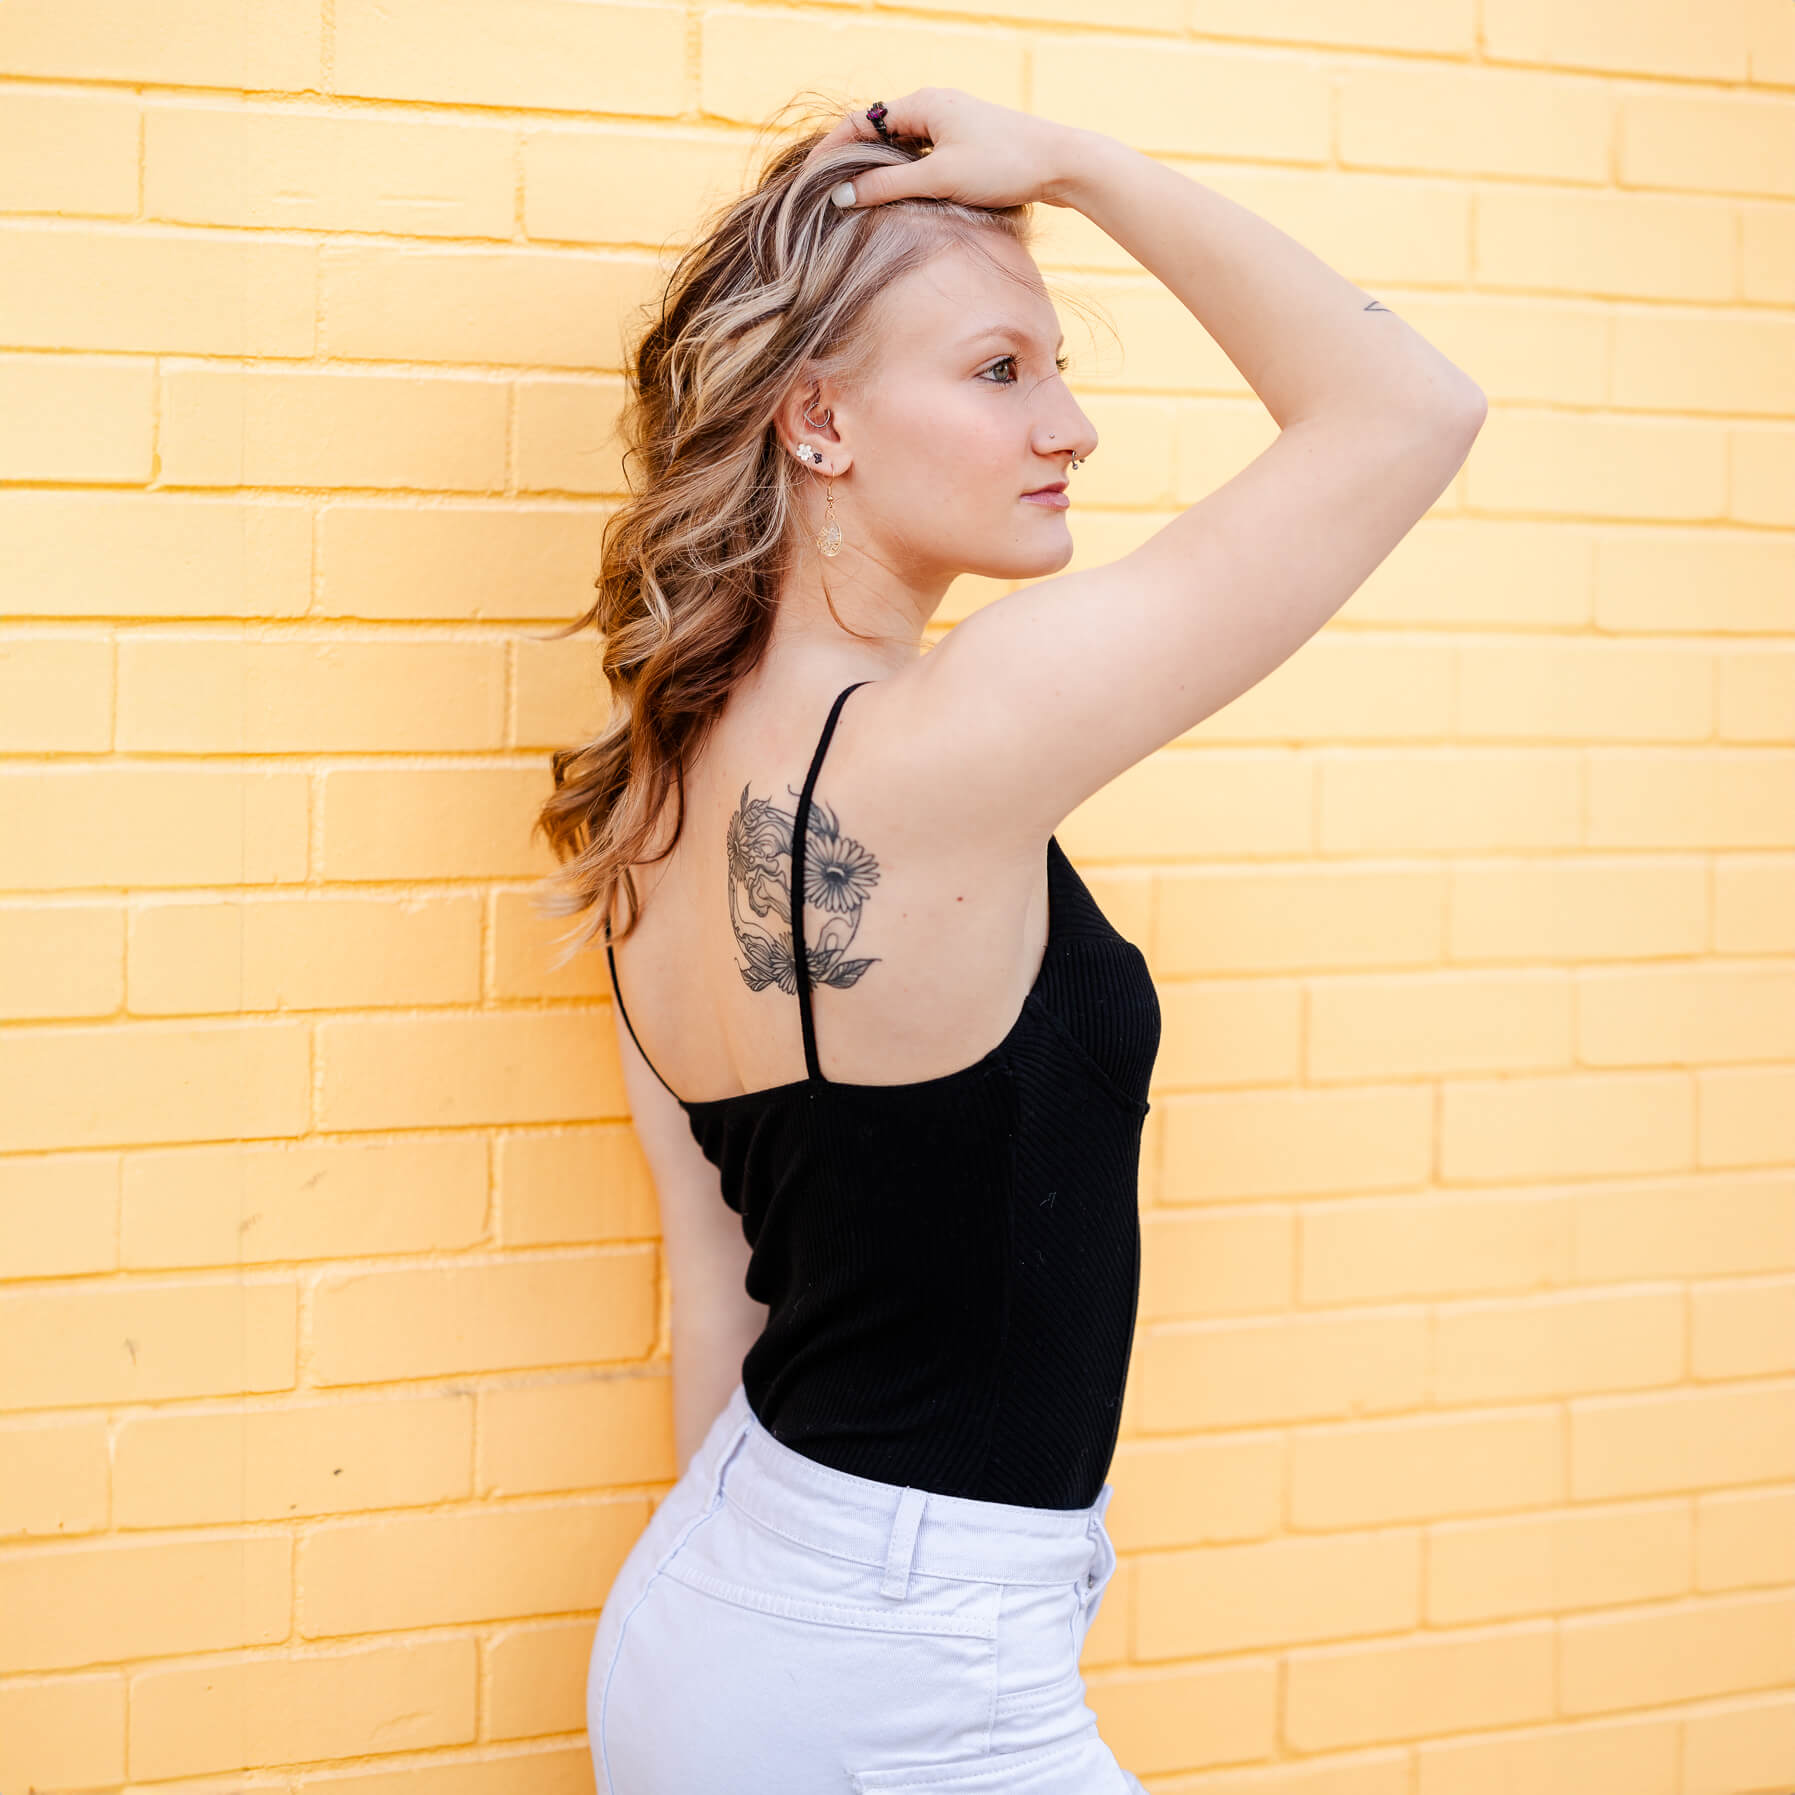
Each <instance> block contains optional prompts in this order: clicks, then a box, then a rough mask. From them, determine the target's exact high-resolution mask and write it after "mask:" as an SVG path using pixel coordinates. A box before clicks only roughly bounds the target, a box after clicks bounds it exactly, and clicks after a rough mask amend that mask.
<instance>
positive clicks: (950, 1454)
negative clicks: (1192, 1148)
mask: <svg viewBox="0 0 1795 1795" xmlns="http://www.w3.org/2000/svg"><path fill="white" fill-rule="evenodd" d="M867 683H869V682H867V681H865V680H857V681H856V682H855V684H854V685H851V686H848V687H847V688H846V689H845V690H843V691H842V692H840V693H839V694H838V695H837V696H836V699H835V703H834V705H833V707H832V708H831V709H830V712H829V718H828V721H827V722H826V723H825V724H824V726H823V732H822V736H821V739H820V740H819V741H818V742H817V745H816V752H815V754H814V755H813V756H812V759H811V762H810V770H809V772H808V773H807V775H806V776H805V780H804V787H803V791H802V794H801V795H800V797H799V799H798V805H797V810H796V813H795V816H794V821H793V827H792V844H791V848H792V851H791V862H792V866H791V916H792V922H793V926H794V930H795V947H794V951H793V955H792V964H791V973H792V985H791V986H788V987H786V988H788V989H792V988H795V992H796V995H797V998H798V1015H799V1021H800V1025H801V1027H802V1030H803V1036H804V1064H805V1067H806V1071H805V1075H804V1076H803V1077H802V1078H798V1079H793V1080H792V1081H791V1082H790V1083H787V1084H780V1085H773V1086H771V1087H769V1088H767V1089H763V1090H757V1091H741V1092H737V1093H735V1094H734V1095H731V1096H728V1097H716V1098H711V1099H709V1100H708V1101H703V1100H700V1101H697V1102H687V1101H686V1100H685V1099H684V1098H682V1097H680V1096H679V1094H678V1092H676V1091H673V1087H672V1086H671V1085H668V1084H667V1081H666V1079H664V1078H661V1075H660V1073H659V1072H658V1071H655V1077H656V1078H659V1079H660V1082H661V1083H662V1084H663V1085H664V1086H666V1088H667V1090H668V1091H669V1092H671V1093H672V1095H673V1096H674V1098H675V1100H676V1101H677V1102H678V1103H679V1105H680V1107H681V1108H682V1109H683V1110H685V1112H686V1116H687V1120H688V1121H689V1123H690V1125H691V1129H692V1133H693V1136H694V1137H695V1139H696V1140H697V1141H698V1143H699V1145H700V1147H701V1148H702V1149H703V1151H704V1154H705V1156H706V1158H708V1159H709V1160H710V1161H711V1163H712V1164H713V1165H715V1166H716V1167H717V1169H718V1170H719V1172H720V1173H721V1174H722V1188H723V1198H724V1201H725V1202H726V1203H728V1205H729V1206H730V1208H731V1209H733V1210H735V1211H736V1212H737V1213H738V1214H739V1215H740V1216H741V1218H742V1231H743V1234H744V1236H745V1237H746V1239H747V1241H748V1244H749V1247H750V1249H751V1252H750V1258H749V1264H748V1274H747V1291H748V1294H749V1295H750V1296H752V1297H753V1298H754V1299H755V1300H756V1301H758V1302H762V1303H765V1304H766V1305H767V1309H768V1315H767V1322H766V1326H765V1327H764V1329H763V1330H762V1332H761V1334H760V1337H759V1338H758V1339H757V1340H756V1341H755V1342H754V1344H753V1346H751V1347H750V1348H749V1350H748V1353H747V1356H746V1357H745V1358H744V1360H743V1361H742V1383H743V1386H744V1389H745V1393H746V1395H747V1398H748V1403H749V1406H750V1408H751V1409H752V1410H753V1412H754V1414H755V1416H756V1418H757V1419H758V1420H759V1421H760V1422H761V1424H762V1426H764V1427H765V1428H766V1429H767V1430H768V1431H769V1432H770V1433H772V1434H773V1436H774V1437H775V1438H776V1439H778V1440H780V1441H781V1442H782V1443H783V1444H785V1445H787V1446H789V1447H791V1448H792V1449H793V1450H794V1451H797V1452H800V1453H802V1454H803V1455H804V1456H805V1457H807V1458H811V1459H814V1460H816V1461H817V1462H818V1463H820V1464H824V1465H829V1466H832V1467H834V1468H835V1469H837V1470H841V1471H847V1472H851V1473H853V1474H854V1475H856V1476H860V1477H871V1478H877V1479H878V1480H880V1481H881V1482H885V1483H893V1484H909V1485H912V1486H914V1487H916V1488H918V1489H925V1490H935V1491H939V1492H942V1493H943V1494H946V1495H951V1496H969V1497H973V1498H975V1499H977V1500H980V1501H987V1502H1009V1503H1022V1504H1025V1505H1027V1506H1029V1507H1034V1508H1082V1507H1085V1506H1086V1505H1088V1504H1089V1503H1091V1502H1093V1501H1095V1500H1096V1498H1097V1496H1098V1494H1099V1493H1100V1491H1101V1489H1102V1487H1103V1482H1104V1479H1105V1478H1106V1477H1107V1476H1108V1473H1109V1466H1110V1461H1111V1459H1112V1457H1113V1455H1114V1452H1115V1444H1116V1435H1117V1429H1118V1426H1119V1424H1120V1420H1121V1407H1122V1393H1123V1389H1124V1386H1125V1384H1126V1381H1127V1376H1128V1364H1129V1358H1130V1351H1131V1347H1132V1343H1133V1336H1134V1323H1135V1315H1136V1311H1137V1308H1138V1304H1139V1298H1140V1211H1139V1198H1138V1187H1139V1170H1140V1145H1141V1128H1142V1124H1143V1122H1144V1121H1145V1119H1146V1116H1147V1112H1148V1110H1149V1108H1150V1107H1151V1105H1150V1104H1149V1102H1148V1100H1147V1087H1148V1080H1149V1077H1150V1075H1151V1073H1152V1069H1153V1062H1154V1059H1155V1057H1156V1055H1157V1053H1158V1050H1159V1035H1160V1011H1159V1002H1158V998H1157V996H1156V994H1155V992H1154V989H1153V981H1152V978H1151V976H1150V975H1149V972H1148V968H1147V962H1146V957H1145V956H1144V955H1143V954H1142V953H1141V951H1140V949H1139V948H1138V947H1136V946H1135V945H1134V944H1133V943H1132V942H1130V941H1129V940H1127V939H1126V938H1125V937H1124V936H1123V935H1121V934H1120V933H1119V932H1118V931H1117V930H1116V928H1115V927H1114V926H1113V925H1112V924H1111V923H1110V921H1109V919H1108V918H1107V917H1106V916H1105V915H1104V914H1103V912H1102V910H1101V909H1099V908H1098V905H1097V901H1096V899H1095V898H1094V897H1093V896H1092V895H1091V892H1090V890H1089V888H1088V887H1087V886H1086V885H1085V882H1084V881H1083V879H1081V878H1080V877H1079V875H1078V872H1077V870H1076V869H1075V868H1074V867H1073V865H1072V863H1071V861H1070V860H1068V859H1067V858H1066V855H1065V852H1064V850H1063V849H1062V848H1061V847H1060V844H1059V840H1058V838H1057V837H1050V838H1049V840H1048V843H1047V878H1048V892H1049V899H1048V906H1049V907H1048V930H1047V946H1046V951H1045V954H1044V957H1043V959H1042V962H1041V970H1040V973H1039V975H1038V976H1037V978H1036V980H1035V983H1034V985H1033V987H1032V988H1031V989H1030V991H1029V993H1028V995H1027V997H1026V998H1025V999H1024V1000H1023V1004H1022V1010H1021V1013H1020V1014H1019V1015H1018V1016H1017V1018H1016V1020H1015V1023H1014V1024H1013V1026H1012V1027H1011V1029H1010V1031H1009V1033H1008V1034H1006V1035H1005V1036H1004V1038H1003V1039H1002V1040H1001V1041H1000V1042H998V1044H997V1045H996V1046H995V1047H993V1048H992V1049H991V1050H990V1051H989V1052H988V1053H985V1054H983V1055H982V1056H981V1057H980V1058H978V1059H977V1060H975V1061H973V1063H972V1064H971V1065H968V1066H963V1067H961V1068H960V1069H959V1070H958V1071H954V1072H948V1073H944V1074H942V1075H941V1076H940V1077H937V1078H927V1079H921V1080H918V1081H915V1082H913V1083H909V1084H848V1083H844V1082H841V1081H839V1080H836V1079H830V1078H825V1077H824V1076H823V1074H822V1070H821V1068H820V1067H819V1065H818V1063H817V1051H816V1025H815V1022H814V1020H813V1018H812V1015H811V1003H810V992H811V982H812V976H813V973H814V972H815V971H816V970H819V969H821V961H820V959H818V960H817V961H816V964H814V965H813V955H812V953H811V951H810V950H808V949H806V948H805V946H804V902H803V894H804V847H805V841H806V835H807V833H808V830H809V822H810V810H811V794H812V792H813V791H814V789H815V786H816V778H817V772H818V770H819V769H820V767H821V766H822V763H823V755H824V753H825V752H826V750H827V749H828V746H829V738H830V737H831V735H833V734H834V731H835V723H836V719H837V717H839V716H840V714H841V707H842V704H843V702H844V701H845V700H846V698H847V696H848V693H849V692H852V691H854V690H856V688H857V687H858V686H861V685H865V684H867ZM605 953H606V957H607V959H608V960H609V961H610V967H611V986H612V989H613V990H614V991H615V992H616V994H617V1007H618V1011H619V1014H620V1015H621V1016H622V1018H623V1021H624V1024H625V1026H626V1027H628V1028H629V1030H630V1035H631V1038H632V1039H635V1040H636V1045H637V1047H638V1049H639V1048H640V1047H641V1041H640V1040H639V1039H637V1038H636V1032H635V1028H634V1026H633V1025H632V1024H631V1023H630V1021H629V1012H628V1011H627V1009H625V1008H624V1003H623V992H622V989H621V987H620V986H619V985H618V984H617V962H616V957H615V955H614V954H613V953H612V952H611V945H610V927H609V923H608V921H607V924H606V928H605ZM643 1059H644V1061H647V1060H648V1056H647V1055H646V1054H643ZM648 1063H649V1069H650V1070H651V1071H654V1067H653V1063H652V1062H648Z"/></svg>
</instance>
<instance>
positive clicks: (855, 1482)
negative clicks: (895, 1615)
mask: <svg viewBox="0 0 1795 1795" xmlns="http://www.w3.org/2000/svg"><path fill="white" fill-rule="evenodd" d="M687 1474H688V1475H689V1476H691V1477H693V1478H694V1479H696V1480H697V1481H698V1482H699V1483H700V1484H701V1485H702V1486H703V1488H704V1490H705V1492H706V1494H707V1495H708V1496H709V1497H710V1500H711V1502H712V1504H713V1505H714V1504H715V1503H716V1502H718V1501H726V1502H729V1503H732V1504H733V1505H734V1506H736V1507H737V1508H740V1509H741V1510H742V1511H743V1512H744V1513H746V1514H748V1515H751V1516H752V1517H753V1518H754V1519H755V1520H756V1521H758V1522H760V1523H761V1525H763V1526H765V1527H768V1528H770V1529H771V1530H772V1531H773V1532H775V1533H780V1534H783V1535H784V1536H785V1537H786V1538H788V1539H792V1540H796V1541H797V1542H799V1543H800V1544H802V1545H806V1546H809V1547H812V1548H813V1549H815V1550H816V1551H819V1552H827V1553H830V1554H831V1555H833V1556H834V1557H837V1558H846V1559H851V1560H853V1561H855V1562H857V1563H860V1564H866V1565H883V1566H884V1567H885V1581H884V1585H883V1588H884V1590H885V1593H886V1594H888V1595H897V1596H901V1595H903V1594H904V1593H905V1589H906V1587H907V1583H908V1579H909V1576H910V1573H911V1572H912V1571H914V1572H916V1573H917V1574H919V1575H922V1576H937V1577H963V1578H969V1579H973V1580H975V1581H983V1582H991V1583H1062V1582H1067V1581H1069V1580H1071V1579H1073V1578H1075V1577H1078V1576H1080V1575H1081V1574H1082V1575H1083V1576H1084V1578H1085V1581H1086V1583H1087V1585H1088V1586H1089V1587H1091V1588H1095V1587H1096V1586H1097V1585H1098V1584H1099V1583H1102V1582H1104V1581H1106V1580H1107V1578H1108V1575H1109V1572H1110V1570H1112V1569H1113V1568H1114V1565H1115V1549H1114V1547H1113V1545H1112V1544H1111V1542H1110V1538H1109V1532H1108V1529H1107V1528H1106V1527H1105V1525H1104V1521H1103V1515H1104V1511H1105V1510H1106V1509H1107V1508H1108V1507H1109V1501H1110V1497H1111V1496H1112V1495H1113V1494H1114V1493H1115V1492H1114V1490H1113V1488H1112V1486H1111V1485H1109V1484H1108V1483H1105V1484H1104V1486H1103V1489H1102V1492H1101V1494H1099V1496H1098V1497H1097V1499H1096V1500H1095V1501H1094V1502H1092V1503H1091V1504H1090V1505H1089V1506H1088V1507H1085V1508H1029V1507H1025V1506H1023V1505H1020V1504H1016V1503H1009V1502H981V1501H976V1500H974V1499H973V1498H970V1497H966V1496H948V1495H942V1494H940V1493H938V1492H936V1491H934V1490H919V1489H915V1488H912V1487H911V1486H909V1485H907V1484H895V1483H881V1482H879V1481H878V1480H876V1479H874V1478H870V1477H858V1476H855V1475H854V1474H853V1473H851V1472H848V1471H838V1470H836V1469H835V1468H834V1467H833V1466H832V1465H823V1464H818V1463H817V1461H816V1460H815V1459H811V1458H806V1457H805V1456H804V1454H803V1453H801V1452H796V1451H794V1450H793V1449H792V1448H791V1447H790V1446H787V1445H785V1444H784V1443H783V1442H782V1441H780V1440H778V1439H776V1438H774V1436H773V1435H772V1434H771V1433H769V1432H768V1431H767V1429H766V1428H765V1427H764V1426H762V1424H761V1422H760V1420H759V1418H758V1417H757V1416H756V1415H755V1414H754V1411H753V1410H752V1409H751V1408H750V1407H749V1406H748V1396H747V1392H746V1390H745V1389H744V1388H743V1387H742V1385H741V1384H740V1383H737V1385H736V1387H735V1389H734V1390H733V1391H732V1392H731V1394H730V1397H729V1400H728V1402H727V1403H726V1404H725V1405H724V1407H723V1410H722V1412H721V1413H720V1414H719V1415H718V1416H717V1418H716V1420H715V1421H714V1422H712V1424H711V1427H710V1430H709V1432H708V1433H707V1434H706V1435H705V1438H704V1442H703V1444H702V1445H700V1447H699V1448H698V1450H697V1452H695V1453H694V1454H693V1455H692V1461H691V1464H690V1465H689V1466H688V1467H687Z"/></svg>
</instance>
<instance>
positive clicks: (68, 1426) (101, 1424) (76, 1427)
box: [0, 1417, 111, 1714]
mask: <svg viewBox="0 0 1795 1795" xmlns="http://www.w3.org/2000/svg"><path fill="white" fill-rule="evenodd" d="M0 1463H4V1464H5V1466H6V1478H5V1481H4V1483H0V1539H5V1540H7V1541H8V1542H11V1541H14V1540H19V1539H26V1538H30V1537H32V1536H34V1535H36V1536H40V1537H42V1536H47V1537H50V1538H56V1539H69V1538H73V1537H75V1536H76V1535H78V1534H83V1533H98V1532H99V1531H100V1530H101V1529H102V1528H104V1527H105V1525H106V1518H107V1517H106V1508H107V1497H108V1491H109V1486H110V1484H111V1465H110V1462H109V1459H108V1453H107V1446H106V1423H105V1421H104V1420H102V1419H100V1418H98V1417H94V1418H90V1419H82V1420H76V1421H55V1420H52V1421H14V1422H8V1423H6V1424H5V1425H3V1426H0ZM4 1712H5V1710H4V1705H3V1704H0V1714H4Z"/></svg>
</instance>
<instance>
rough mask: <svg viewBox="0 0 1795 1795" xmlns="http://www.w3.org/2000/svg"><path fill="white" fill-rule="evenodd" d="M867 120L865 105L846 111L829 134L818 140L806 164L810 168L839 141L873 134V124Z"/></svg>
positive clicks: (857, 139)
mask: <svg viewBox="0 0 1795 1795" xmlns="http://www.w3.org/2000/svg"><path fill="white" fill-rule="evenodd" d="M865 121H866V111H865V109H864V108H863V107H862V108H853V109H850V110H849V111H847V112H844V113H843V114H842V115H841V117H840V118H838V119H837V120H836V121H835V123H834V124H833V125H831V126H830V127H829V130H828V134H827V135H826V136H824V137H821V138H819V139H818V140H817V142H816V144H815V146H814V147H813V148H812V150H811V152H810V154H809V155H808V156H806V157H805V158H804V166H805V167H806V168H808V167H809V166H810V165H811V163H812V162H814V161H815V160H816V159H817V157H818V156H820V155H821V154H822V153H823V152H824V151H825V150H832V149H834V148H835V146H836V145H837V144H839V143H855V142H858V141H859V140H860V139H861V138H863V137H870V136H873V135H874V132H873V128H872V126H871V125H869V124H867V123H866V122H865Z"/></svg>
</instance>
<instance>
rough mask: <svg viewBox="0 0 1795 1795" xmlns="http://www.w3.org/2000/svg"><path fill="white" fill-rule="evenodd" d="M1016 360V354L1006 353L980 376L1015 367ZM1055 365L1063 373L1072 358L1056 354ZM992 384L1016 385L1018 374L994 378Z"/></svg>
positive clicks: (1069, 365)
mask: <svg viewBox="0 0 1795 1795" xmlns="http://www.w3.org/2000/svg"><path fill="white" fill-rule="evenodd" d="M1016 360H1017V358H1016V357H1015V356H1013V355H1006V356H1004V357H1002V359H1001V360H998V361H994V362H993V363H992V364H991V366H990V367H989V368H987V369H985V372H984V374H981V375H980V376H979V378H980V379H981V380H983V379H984V378H985V374H990V373H992V372H993V371H994V370H995V369H998V368H1001V367H1005V366H1008V367H1010V368H1012V369H1013V368H1014V367H1015V364H1016ZM1053 365H1054V367H1055V369H1057V370H1058V372H1060V373H1061V374H1063V373H1065V371H1066V370H1067V369H1068V368H1069V367H1071V365H1072V363H1071V360H1070V358H1068V357H1067V356H1064V355H1056V356H1055V357H1054V358H1053ZM991 384H992V385H993V386H1014V385H1015V384H1016V376H1015V374H1014V373H1012V374H1011V376H1010V378H1009V379H1008V380H994V381H992V382H991Z"/></svg>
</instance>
